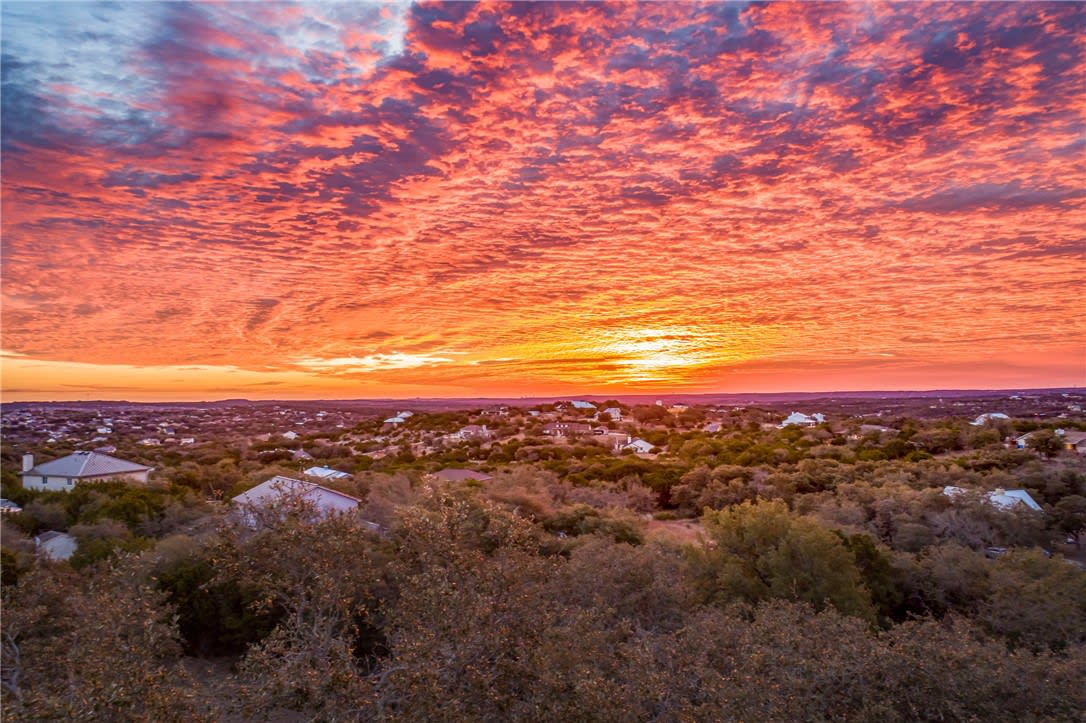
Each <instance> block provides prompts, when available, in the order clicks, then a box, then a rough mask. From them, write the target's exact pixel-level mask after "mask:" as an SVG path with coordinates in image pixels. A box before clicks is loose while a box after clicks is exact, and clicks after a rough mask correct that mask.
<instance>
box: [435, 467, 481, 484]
mask: <svg viewBox="0 0 1086 723" xmlns="http://www.w3.org/2000/svg"><path fill="white" fill-rule="evenodd" d="M434 477H437V478H438V479H443V480H445V481H446V482H465V481H467V480H475V481H476V482H488V481H489V480H490V479H492V478H491V476H490V475H488V474H486V473H485V472H476V471H475V470H471V469H454V468H452V467H446V468H445V469H443V470H440V471H438V472H434Z"/></svg>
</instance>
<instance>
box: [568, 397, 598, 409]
mask: <svg viewBox="0 0 1086 723" xmlns="http://www.w3.org/2000/svg"><path fill="white" fill-rule="evenodd" d="M570 405H572V406H573V408H574V409H595V408H596V405H595V404H593V403H592V402H585V401H581V400H579V399H574V400H573V401H571V402H570Z"/></svg>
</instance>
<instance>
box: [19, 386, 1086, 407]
mask: <svg viewBox="0 0 1086 723" xmlns="http://www.w3.org/2000/svg"><path fill="white" fill-rule="evenodd" d="M1083 390H1084V387H1083V386H1080V385H1072V386H1061V387H998V388H990V387H972V388H967V387H959V388H935V389H861V390H841V389H838V390H832V389H827V390H818V391H780V392H742V391H740V392H671V393H664V394H653V393H649V392H638V393H630V394H599V393H590V392H586V393H582V394H573V395H524V396H519V397H516V396H491V397H476V396H450V397H421V396H419V397H307V398H299V399H277V398H271V399H249V398H247V397H223V398H219V399H172V400H167V399H163V400H142V401H134V400H130V399H33V400H19V401H4V400H3V399H2V398H0V406H12V405H17V404H223V403H226V402H248V403H264V404H267V403H283V404H291V403H295V404H296V403H300V402H371V403H384V402H390V403H391V402H454V401H515V400H521V401H532V402H537V401H540V400H548V399H550V400H556V401H562V400H565V399H570V400H572V399H589V398H598V399H621V398H656V399H665V398H675V397H741V396H749V397H781V396H808V397H815V396H827V395H848V396H852V397H865V396H875V395H884V394H895V395H908V394H913V395H934V394H961V393H978V394H979V393H1010V392H1032V393H1038V392H1048V393H1059V392H1063V393H1066V392H1077V391H1083ZM0 396H2V394H0Z"/></svg>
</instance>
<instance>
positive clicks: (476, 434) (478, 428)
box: [452, 424, 494, 440]
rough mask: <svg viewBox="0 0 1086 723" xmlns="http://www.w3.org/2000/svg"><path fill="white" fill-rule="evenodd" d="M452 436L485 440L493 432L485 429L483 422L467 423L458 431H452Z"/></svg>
mask: <svg viewBox="0 0 1086 723" xmlns="http://www.w3.org/2000/svg"><path fill="white" fill-rule="evenodd" d="M452 436H454V437H456V438H457V439H462V440H470V439H478V440H487V439H490V438H491V437H493V436H494V433H493V432H492V431H491V430H489V429H487V428H486V425H485V424H482V425H479V424H469V425H467V426H465V427H462V428H461V429H460V431H459V432H454V433H453V435H452Z"/></svg>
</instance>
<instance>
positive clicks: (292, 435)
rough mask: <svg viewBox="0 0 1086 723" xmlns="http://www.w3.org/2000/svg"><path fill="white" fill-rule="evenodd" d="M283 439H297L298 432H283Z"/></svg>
mask: <svg viewBox="0 0 1086 723" xmlns="http://www.w3.org/2000/svg"><path fill="white" fill-rule="evenodd" d="M283 439H291V440H293V439H298V433H297V432H295V431H293V430H291V431H289V432H283Z"/></svg>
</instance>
